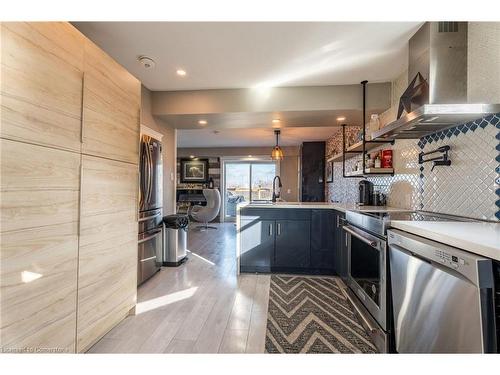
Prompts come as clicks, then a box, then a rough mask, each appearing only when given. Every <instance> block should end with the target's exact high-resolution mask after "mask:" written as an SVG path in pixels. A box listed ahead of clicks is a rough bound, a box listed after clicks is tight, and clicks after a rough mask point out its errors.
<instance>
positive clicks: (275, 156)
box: [271, 130, 284, 160]
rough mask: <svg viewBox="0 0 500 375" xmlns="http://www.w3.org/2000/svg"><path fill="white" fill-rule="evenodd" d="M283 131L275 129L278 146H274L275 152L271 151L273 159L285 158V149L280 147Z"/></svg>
mask: <svg viewBox="0 0 500 375" xmlns="http://www.w3.org/2000/svg"><path fill="white" fill-rule="evenodd" d="M280 133H281V131H280V130H275V131H274V134H276V146H274V148H273V152H272V153H271V159H273V160H283V156H284V155H283V150H282V149H281V147H280V142H279V136H280Z"/></svg>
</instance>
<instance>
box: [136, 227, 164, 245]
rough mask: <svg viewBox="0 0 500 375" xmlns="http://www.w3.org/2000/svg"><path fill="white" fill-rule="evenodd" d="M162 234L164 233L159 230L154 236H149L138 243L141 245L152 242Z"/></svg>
mask: <svg viewBox="0 0 500 375" xmlns="http://www.w3.org/2000/svg"><path fill="white" fill-rule="evenodd" d="M161 233H162V231H161V230H159V231H157V232H154V233H153V234H152V235H150V236H147V237H145V238H143V239H140V240H139V241H138V243H139V244H141V243H143V242H146V241H149V240H151V239H153V238H155V237H158V236H159V235H161Z"/></svg>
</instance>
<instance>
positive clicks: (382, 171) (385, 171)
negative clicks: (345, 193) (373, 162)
mask: <svg viewBox="0 0 500 375" xmlns="http://www.w3.org/2000/svg"><path fill="white" fill-rule="evenodd" d="M393 174H394V168H365V173H363V171H361V170H359V171H352V172H346V173H345V175H346V176H347V177H363V176H365V175H368V176H375V175H393Z"/></svg>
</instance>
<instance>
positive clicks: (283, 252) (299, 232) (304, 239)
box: [274, 220, 311, 268]
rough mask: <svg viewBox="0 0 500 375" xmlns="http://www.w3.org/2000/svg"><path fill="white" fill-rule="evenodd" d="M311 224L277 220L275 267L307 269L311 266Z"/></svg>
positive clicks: (299, 221)
mask: <svg viewBox="0 0 500 375" xmlns="http://www.w3.org/2000/svg"><path fill="white" fill-rule="evenodd" d="M310 226H311V222H310V221H309V220H277V221H276V244H275V253H274V254H275V255H274V265H275V266H276V267H290V268H307V267H309V265H310V248H311V238H310V237H311V235H310V234H311V229H310Z"/></svg>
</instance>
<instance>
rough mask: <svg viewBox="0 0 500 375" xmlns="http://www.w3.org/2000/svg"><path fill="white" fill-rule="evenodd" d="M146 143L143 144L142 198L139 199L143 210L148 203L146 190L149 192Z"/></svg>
mask: <svg viewBox="0 0 500 375" xmlns="http://www.w3.org/2000/svg"><path fill="white" fill-rule="evenodd" d="M145 148H146V143H145V142H141V171H140V172H141V176H140V177H141V178H140V184H141V186H140V197H139V207H140V208H141V210H142V209H143V208H144V207H143V206H144V203H145V202H146V190H147V185H146V173H147V171H146V164H147V160H146V149H145Z"/></svg>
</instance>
